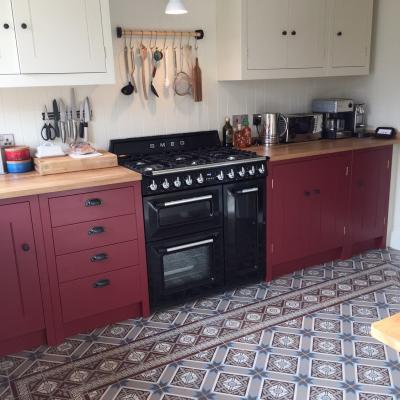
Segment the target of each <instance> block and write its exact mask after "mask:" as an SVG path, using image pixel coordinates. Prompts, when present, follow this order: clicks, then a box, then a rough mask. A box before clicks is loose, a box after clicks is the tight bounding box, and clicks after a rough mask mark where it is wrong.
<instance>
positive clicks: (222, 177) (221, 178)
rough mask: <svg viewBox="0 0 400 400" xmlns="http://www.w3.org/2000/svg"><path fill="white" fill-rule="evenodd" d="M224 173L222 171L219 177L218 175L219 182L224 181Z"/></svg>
mask: <svg viewBox="0 0 400 400" xmlns="http://www.w3.org/2000/svg"><path fill="white" fill-rule="evenodd" d="M224 176H225V175H224V171H221V172H220V173H219V174H218V175H217V179H218V180H219V181H223V180H224Z"/></svg>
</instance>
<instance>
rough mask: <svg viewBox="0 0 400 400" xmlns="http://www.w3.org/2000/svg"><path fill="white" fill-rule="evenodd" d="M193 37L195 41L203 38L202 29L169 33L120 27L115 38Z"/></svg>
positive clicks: (168, 31)
mask: <svg viewBox="0 0 400 400" xmlns="http://www.w3.org/2000/svg"><path fill="white" fill-rule="evenodd" d="M156 35H157V36H158V37H176V38H179V37H180V36H184V37H188V36H189V37H193V38H195V39H197V40H201V39H203V38H204V31H203V29H197V30H195V31H171V30H149V29H143V30H142V29H125V28H122V27H120V26H118V27H117V37H118V38H122V37H131V36H143V37H155V36H156Z"/></svg>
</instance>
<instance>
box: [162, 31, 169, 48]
mask: <svg viewBox="0 0 400 400" xmlns="http://www.w3.org/2000/svg"><path fill="white" fill-rule="evenodd" d="M167 34H168V32H167V31H165V36H164V45H163V50H164V51H165V50H167V49H168V46H167Z"/></svg>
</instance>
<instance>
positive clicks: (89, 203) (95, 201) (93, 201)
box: [85, 199, 103, 207]
mask: <svg viewBox="0 0 400 400" xmlns="http://www.w3.org/2000/svg"><path fill="white" fill-rule="evenodd" d="M102 204H103V201H102V200H101V199H89V200H86V201H85V207H98V206H101V205H102Z"/></svg>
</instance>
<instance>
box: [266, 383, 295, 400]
mask: <svg viewBox="0 0 400 400" xmlns="http://www.w3.org/2000/svg"><path fill="white" fill-rule="evenodd" d="M295 390H296V385H295V384H294V383H290V382H285V381H275V380H270V379H268V380H265V381H264V385H263V388H262V392H261V396H260V399H262V400H272V399H285V400H293V399H294V398H295V397H294V396H295Z"/></svg>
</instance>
